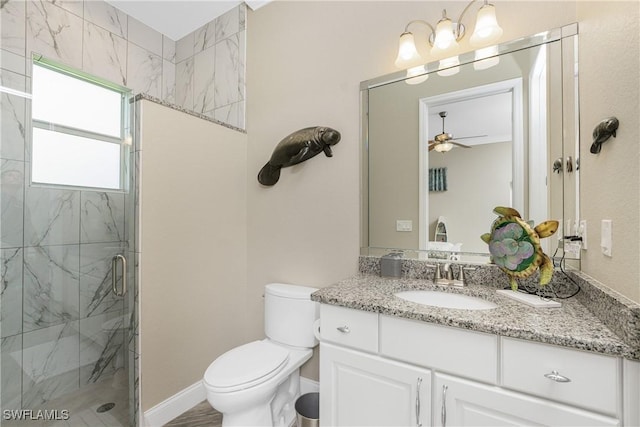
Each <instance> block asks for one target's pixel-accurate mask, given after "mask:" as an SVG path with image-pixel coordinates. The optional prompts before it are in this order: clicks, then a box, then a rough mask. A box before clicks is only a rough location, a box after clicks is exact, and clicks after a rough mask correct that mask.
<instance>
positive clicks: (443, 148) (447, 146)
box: [433, 142, 453, 153]
mask: <svg viewBox="0 0 640 427" xmlns="http://www.w3.org/2000/svg"><path fill="white" fill-rule="evenodd" d="M452 148H453V144H452V143H450V142H442V143H440V144H438V145H436V146H435V147H433V149H434V150H436V151H437V152H439V153H445V152H447V151H450V150H451V149H452Z"/></svg>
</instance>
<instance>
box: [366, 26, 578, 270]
mask: <svg viewBox="0 0 640 427" xmlns="http://www.w3.org/2000/svg"><path fill="white" fill-rule="evenodd" d="M495 52H497V53H495V54H494V56H491V57H483V58H481V59H476V57H477V56H478V52H470V53H466V54H463V55H460V57H459V60H460V65H457V66H455V67H452V68H448V69H438V63H437V62H436V63H430V64H427V65H426V66H425V69H426V72H425V74H423V75H419V76H417V77H410V78H407V75H406V72H399V73H394V74H391V75H387V76H383V77H380V78H376V79H372V80H368V81H366V82H363V83H362V84H361V93H362V136H363V157H362V162H361V171H362V191H361V213H362V219H361V224H362V229H361V247H362V254H369V255H382V254H385V253H388V252H390V251H394V250H395V251H397V250H400V251H402V252H403V253H404V254H405V256H406V257H416V258H428V257H429V258H430V257H433V258H444V259H455V260H462V261H467V262H487V261H488V256H489V253H488V247H487V245H486V244H485V243H484V242H483V241H482V240H480V235H481V234H482V233H485V232H487V231H489V228H490V226H491V223H492V221H493V220H494V219H495V217H496V216H495V214H494V213H493V212H492V210H493V208H494V207H495V206H513V207H515V208H516V209H518V210H519V211H520V213H521V214H522V216H523V218H524V219H526V220H530V221H532V222H533V223H539V222H541V221H544V220H546V219H557V220H558V221H560V223H561V224H562V227H561V229H560V230H559V231H558V233H557V234H556V235H554V236H552V237H550V238H548V239H544V240H543V243H544V250H545V252H546V253H548V254H550V255H553V254H554V252H555V253H556V256H562V255H563V254H564V255H565V256H566V257H567V258H573V259H579V253H569V252H568V251H567V252H565V251H564V250H563V248H564V246H563V245H562V244H561V242H560V241H559V236H562V235H563V234H564V235H570V234H574V233H573V231H574V230H573V228H574V224H576V223H577V221H578V219H579V203H578V201H579V191H578V189H579V157H578V155H579V146H578V99H577V24H573V25H570V26H567V27H563V28H559V29H554V30H551V31H547V32H544V33H541V34H536V35H534V36H531V37H527V38H523V39H519V40H515V41H511V42H508V43H503V44H501V45H499V46H498V47H497V49H496V50H495ZM443 133H444V134H450V135H451V139H450V140H448V141H441V140H439V138H440V137H437V136H438V135H440V134H443ZM447 143H448V145H447ZM443 144H444V145H443ZM558 247H560V248H561V249H560V250H559V252H556V249H557V248H558Z"/></svg>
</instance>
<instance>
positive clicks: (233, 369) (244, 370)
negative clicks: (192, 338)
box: [204, 341, 289, 391]
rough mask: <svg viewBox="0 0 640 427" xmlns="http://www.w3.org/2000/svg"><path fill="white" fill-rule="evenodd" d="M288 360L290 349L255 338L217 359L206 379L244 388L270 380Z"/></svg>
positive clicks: (214, 384)
mask: <svg viewBox="0 0 640 427" xmlns="http://www.w3.org/2000/svg"><path fill="white" fill-rule="evenodd" d="M287 360H289V352H288V351H287V350H286V349H285V348H283V347H280V346H277V345H275V344H273V343H270V342H268V341H253V342H250V343H248V344H244V345H241V346H240V347H236V348H234V349H231V350H229V351H227V352H226V353H224V354H223V355H222V356H220V357H218V358H217V359H216V360H214V362H213V363H212V364H211V365H209V368H207V371H206V372H205V374H204V380H205V382H206V383H207V384H208V385H209V386H210V387H212V388H215V389H224V391H235V390H241V389H243V388H248V387H251V386H253V385H255V384H259V383H262V382H264V381H266V380H268V379H269V378H271V377H272V376H274V375H275V374H277V373H278V372H280V370H281V369H282V368H283V367H284V365H285V364H286V362H287ZM220 391H223V390H220Z"/></svg>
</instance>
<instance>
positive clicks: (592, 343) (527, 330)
mask: <svg viewBox="0 0 640 427" xmlns="http://www.w3.org/2000/svg"><path fill="white" fill-rule="evenodd" d="M420 289H432V290H439V291H444V292H453V293H461V294H465V295H471V296H475V297H480V298H483V299H486V300H488V301H492V302H494V303H496V304H497V305H498V308H495V309H491V310H460V309H448V308H440V307H433V306H426V305H421V304H417V303H413V302H410V301H405V300H403V299H400V298H398V297H396V296H394V293H396V292H400V291H404V290H420ZM311 299H312V300H313V301H317V302H320V303H323V304H331V305H338V306H343V307H348V308H353V309H357V310H364V311H371V312H376V313H380V314H384V315H388V316H395V317H402V318H406V319H413V320H419V321H423V322H430V323H435V324H439V325H445V326H453V327H458V328H463V329H468V330H472V331H479V332H487V333H492V334H498V335H502V336H506V337H513V338H521V339H526V340H532V341H538V342H542V343H547V344H555V345H561V346H565V347H571V348H576V349H580V350H588V351H594V352H598V353H604V354H609V355H614V356H622V357H625V358H628V359H633V360H640V350H639V349H637V348H633V347H631V346H629V345H628V344H626V343H625V342H624V341H623V340H622V339H621V338H620V337H619V336H618V335H616V334H615V333H613V332H612V331H611V330H610V329H609V328H607V326H606V325H605V324H604V323H603V322H602V321H601V320H600V319H598V318H597V317H596V316H594V315H593V314H592V313H591V312H590V311H589V310H588V309H587V308H586V307H585V306H584V305H582V304H581V303H580V302H579V301H578V300H577V299H576V298H570V299H565V300H561V302H562V307H559V308H534V307H530V306H528V305H525V304H523V303H520V302H517V301H514V300H511V299H509V298H506V297H504V296H502V295H500V294H498V293H496V288H495V287H490V286H484V285H468V286H465V287H463V288H458V287H451V286H447V285H435V284H433V283H432V282H431V281H430V280H424V279H409V278H402V279H392V278H384V277H379V276H377V275H372V274H359V275H357V276H354V277H351V278H348V279H345V280H342V281H340V282H338V283H337V284H335V285H332V286H329V287H326V288H323V289H320V290H318V291H316V292H314V293H313V294H312V296H311Z"/></svg>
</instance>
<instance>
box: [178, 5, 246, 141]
mask: <svg viewBox="0 0 640 427" xmlns="http://www.w3.org/2000/svg"><path fill="white" fill-rule="evenodd" d="M246 13H247V11H246V6H245V5H244V4H241V5H239V6H238V7H236V8H234V9H231V10H230V11H229V12H227V13H225V14H224V15H222V16H220V17H218V18H216V19H215V20H214V21H212V22H210V23H209V24H207V25H205V26H203V27H201V28H199V29H197V30H196V31H194V32H192V33H191V34H188V35H186V36H185V37H183V38H182V39H180V40H178V41H177V43H176V48H175V62H176V70H175V81H176V85H175V88H176V89H175V102H174V103H175V104H176V105H178V106H179V107H182V108H184V109H186V110H190V111H195V112H196V113H200V114H204V115H206V116H208V117H211V118H213V119H215V120H218V121H220V122H223V123H227V124H229V125H231V126H235V127H237V128H240V129H244V128H245V80H244V75H245V51H246V49H245V45H246V43H245V40H246V28H245V22H246Z"/></svg>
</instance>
